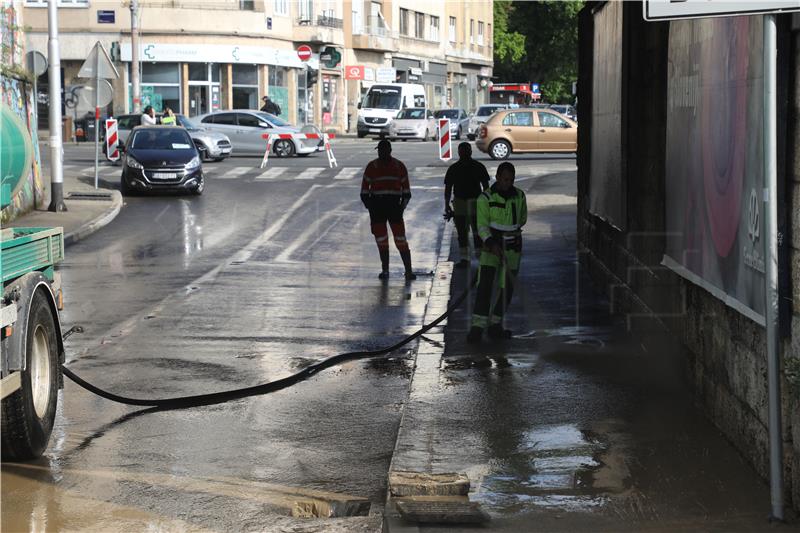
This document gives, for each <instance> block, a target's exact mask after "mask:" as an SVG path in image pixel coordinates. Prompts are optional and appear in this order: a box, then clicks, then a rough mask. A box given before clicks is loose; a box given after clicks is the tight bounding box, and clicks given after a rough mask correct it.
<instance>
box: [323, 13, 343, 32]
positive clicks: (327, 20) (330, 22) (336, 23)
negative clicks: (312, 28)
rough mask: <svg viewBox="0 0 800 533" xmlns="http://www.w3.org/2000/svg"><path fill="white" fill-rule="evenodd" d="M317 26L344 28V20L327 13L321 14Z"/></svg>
mask: <svg viewBox="0 0 800 533" xmlns="http://www.w3.org/2000/svg"><path fill="white" fill-rule="evenodd" d="M317 26H325V27H327V28H338V29H342V28H343V27H344V21H343V20H342V19H337V18H334V17H329V16H327V15H320V16H318V17H317Z"/></svg>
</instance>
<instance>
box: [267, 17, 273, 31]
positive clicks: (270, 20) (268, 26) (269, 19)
mask: <svg viewBox="0 0 800 533" xmlns="http://www.w3.org/2000/svg"><path fill="white" fill-rule="evenodd" d="M267 29H268V30H271V29H272V17H267Z"/></svg>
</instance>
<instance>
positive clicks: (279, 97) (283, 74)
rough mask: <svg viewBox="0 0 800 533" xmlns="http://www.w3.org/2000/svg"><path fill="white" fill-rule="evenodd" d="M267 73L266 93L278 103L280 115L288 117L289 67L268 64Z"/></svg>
mask: <svg viewBox="0 0 800 533" xmlns="http://www.w3.org/2000/svg"><path fill="white" fill-rule="evenodd" d="M267 70H268V74H267V82H268V86H269V87H268V88H267V95H268V96H269V98H270V100H272V101H273V102H275V103H276V104H278V107H280V108H281V116H282V117H283V118H288V113H289V89H288V87H287V86H288V85H289V83H288V82H289V69H288V68H286V67H277V66H273V65H269V66H268V68H267Z"/></svg>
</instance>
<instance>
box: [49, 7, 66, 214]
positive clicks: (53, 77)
mask: <svg viewBox="0 0 800 533" xmlns="http://www.w3.org/2000/svg"><path fill="white" fill-rule="evenodd" d="M47 37H48V40H47V55H48V58H47V59H48V63H49V70H48V72H47V79H48V81H49V85H50V114H49V121H50V139H49V140H50V206H49V207H48V208H47V209H48V211H66V210H67V206H66V204H65V203H64V167H63V161H62V157H63V153H62V152H63V139H62V138H61V58H60V56H59V50H58V4H57V2H56V0H49V1H48V2H47Z"/></svg>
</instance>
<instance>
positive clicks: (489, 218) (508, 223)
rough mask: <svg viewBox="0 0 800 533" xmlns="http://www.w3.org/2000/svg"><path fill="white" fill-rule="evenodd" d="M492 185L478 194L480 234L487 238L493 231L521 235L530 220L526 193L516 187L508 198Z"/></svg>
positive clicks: (482, 237) (484, 238)
mask: <svg viewBox="0 0 800 533" xmlns="http://www.w3.org/2000/svg"><path fill="white" fill-rule="evenodd" d="M495 187H496V185H492V186H491V187H490V188H489V189H488V190H486V191H484V192H482V193H481V195H480V196H478V208H477V211H478V235H480V236H481V239H483V240H486V239H488V238H489V237H491V236H492V233H495V234H497V233H498V232H499V233H500V234H503V235H519V234H520V229H521V228H522V226H524V225H525V223H526V222H527V221H528V204H527V202H526V201H525V193H524V192H522V191H521V190H519V189H517V188H516V187H514V188H513V189H512V192H511V194H510V195H509V197H508V198H505V197H504V196H502V195H501V194H500V193H499V192H497V190H496V188H495Z"/></svg>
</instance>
